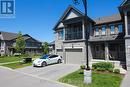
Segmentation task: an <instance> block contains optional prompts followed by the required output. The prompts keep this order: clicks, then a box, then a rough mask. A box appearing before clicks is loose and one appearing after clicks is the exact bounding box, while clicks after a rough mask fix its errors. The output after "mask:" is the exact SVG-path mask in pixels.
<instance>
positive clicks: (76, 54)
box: [66, 49, 83, 64]
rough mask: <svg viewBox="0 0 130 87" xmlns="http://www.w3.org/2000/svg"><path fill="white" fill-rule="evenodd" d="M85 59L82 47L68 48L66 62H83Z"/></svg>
mask: <svg viewBox="0 0 130 87" xmlns="http://www.w3.org/2000/svg"><path fill="white" fill-rule="evenodd" d="M82 59H83V52H82V49H66V63H68V64H81V62H82Z"/></svg>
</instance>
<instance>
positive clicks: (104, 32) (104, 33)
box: [101, 25, 106, 35]
mask: <svg viewBox="0 0 130 87" xmlns="http://www.w3.org/2000/svg"><path fill="white" fill-rule="evenodd" d="M103 27H105V31H102V30H103V29H102V28H103ZM102 28H101V32H102V33H101V35H106V25H102Z"/></svg>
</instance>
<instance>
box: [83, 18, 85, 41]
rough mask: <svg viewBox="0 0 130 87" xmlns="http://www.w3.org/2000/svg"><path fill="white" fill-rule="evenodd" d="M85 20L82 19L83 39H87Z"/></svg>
mask: <svg viewBox="0 0 130 87" xmlns="http://www.w3.org/2000/svg"><path fill="white" fill-rule="evenodd" d="M84 24H85V23H84V20H83V21H82V33H83V34H82V35H83V39H85V25H84Z"/></svg>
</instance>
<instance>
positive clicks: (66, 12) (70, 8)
mask: <svg viewBox="0 0 130 87" xmlns="http://www.w3.org/2000/svg"><path fill="white" fill-rule="evenodd" d="M72 10H74V11H75V12H77V13H78V14H79V15H81V17H82V16H85V14H84V13H82V12H81V11H79V10H78V9H77V8H75V7H74V6H72V5H70V6H69V7H68V8H67V9H66V11H65V12H64V14H63V15H62V16H61V18H60V19H59V21H58V22H57V23H56V25H55V26H54V28H53V30H55V29H56V28H57V27H58V25H59V24H60V23H62V21H63V20H64V19H65V18H66V16H67V15H68V13H69V12H70V11H72ZM87 18H88V19H89V20H91V21H93V20H92V19H91V18H89V17H87Z"/></svg>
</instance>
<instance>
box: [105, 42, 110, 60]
mask: <svg viewBox="0 0 130 87" xmlns="http://www.w3.org/2000/svg"><path fill="white" fill-rule="evenodd" d="M105 60H109V48H108V43H107V42H105Z"/></svg>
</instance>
